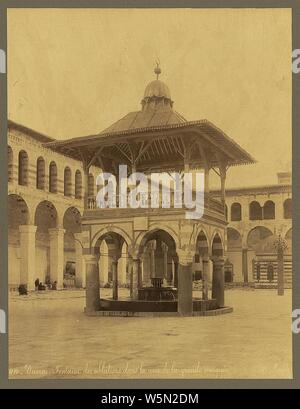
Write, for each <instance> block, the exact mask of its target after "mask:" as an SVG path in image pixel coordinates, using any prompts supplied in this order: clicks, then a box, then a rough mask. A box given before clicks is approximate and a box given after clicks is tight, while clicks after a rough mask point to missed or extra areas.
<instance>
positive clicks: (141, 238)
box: [134, 224, 180, 252]
mask: <svg viewBox="0 0 300 409" xmlns="http://www.w3.org/2000/svg"><path fill="white" fill-rule="evenodd" d="M159 230H162V231H165V232H166V233H168V234H169V236H170V237H172V239H173V240H174V243H175V247H176V249H178V248H180V243H179V238H178V235H177V233H176V232H175V230H173V229H172V228H170V227H168V226H166V225H160V224H153V225H152V226H151V227H150V229H149V231H147V232H141V233H140V234H139V235H138V237H137V238H136V240H135V242H134V247H135V248H136V249H137V250H138V251H139V252H142V248H143V246H144V245H145V243H146V242H147V241H148V238H149V237H150V235H151V234H153V233H155V232H157V231H159Z"/></svg>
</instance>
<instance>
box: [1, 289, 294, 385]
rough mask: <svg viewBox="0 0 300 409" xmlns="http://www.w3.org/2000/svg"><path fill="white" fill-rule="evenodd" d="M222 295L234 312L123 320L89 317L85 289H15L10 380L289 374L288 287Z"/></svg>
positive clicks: (123, 291)
mask: <svg viewBox="0 0 300 409" xmlns="http://www.w3.org/2000/svg"><path fill="white" fill-rule="evenodd" d="M127 292H128V290H126V289H121V290H120V297H126V296H127ZM110 293H111V289H101V296H102V297H109V296H111V294H110ZM195 295H197V294H196V293H195ZM225 297H226V305H230V306H232V307H233V309H234V311H233V313H231V314H225V315H219V316H213V317H184V318H183V317H127V318H125V317H88V316H86V315H85V314H84V313H83V308H84V305H85V292H84V290H63V291H46V292H39V293H30V294H29V295H28V296H19V295H17V294H16V293H11V295H10V305H9V308H10V314H9V317H10V318H9V367H10V371H9V372H10V378H11V379H20V378H21V379H33V378H35V379H36V378H43V379H47V378H48V379H49V378H52V379H62V378H64V379H75V378H77V379H97V378H111V379H113V378H114V379H116V378H117V379H118V378H121V379H130V378H132V379H134V378H136V379H147V378H148V379H149V378H156V379H157V378H169V379H171V378H173V379H175V378H187V379H191V378H193V379H195V378H199V379H200V378H206V379H207V378H210V379H217V378H219V379H220V378H221V379H222V378H227V379H228V378H247V379H253V378H265V379H268V378H273V379H274V378H278V379H282V378H286V379H289V378H292V333H291V310H292V304H291V299H292V297H291V290H286V291H285V295H284V296H282V297H279V296H277V293H276V290H270V289H269V290H257V289H256V290H254V289H249V288H244V289H242V288H232V289H227V290H226V292H225Z"/></svg>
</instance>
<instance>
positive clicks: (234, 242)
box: [227, 227, 242, 250]
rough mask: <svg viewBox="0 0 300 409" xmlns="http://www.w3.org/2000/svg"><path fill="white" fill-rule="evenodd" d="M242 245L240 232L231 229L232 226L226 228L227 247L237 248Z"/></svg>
mask: <svg viewBox="0 0 300 409" xmlns="http://www.w3.org/2000/svg"><path fill="white" fill-rule="evenodd" d="M241 247H242V236H241V233H240V232H239V231H238V230H236V229H233V228H232V227H228V228H227V248H228V250H230V249H238V248H241Z"/></svg>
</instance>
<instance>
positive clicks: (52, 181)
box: [49, 161, 57, 193]
mask: <svg viewBox="0 0 300 409" xmlns="http://www.w3.org/2000/svg"><path fill="white" fill-rule="evenodd" d="M49 192H50V193H57V166H56V163H55V162H54V161H52V162H51V163H50V165H49Z"/></svg>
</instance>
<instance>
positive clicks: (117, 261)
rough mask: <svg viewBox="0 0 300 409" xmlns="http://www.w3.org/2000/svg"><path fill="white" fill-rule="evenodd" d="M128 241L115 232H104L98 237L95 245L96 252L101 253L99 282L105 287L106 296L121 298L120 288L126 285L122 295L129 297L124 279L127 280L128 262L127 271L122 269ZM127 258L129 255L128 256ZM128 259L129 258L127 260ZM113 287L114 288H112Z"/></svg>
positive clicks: (115, 298)
mask: <svg viewBox="0 0 300 409" xmlns="http://www.w3.org/2000/svg"><path fill="white" fill-rule="evenodd" d="M127 246H128V243H126V241H125V240H124V238H123V237H122V236H121V235H120V234H118V233H115V232H107V233H104V234H103V235H102V236H101V237H99V238H98V239H97V242H96V244H95V247H94V252H95V254H99V255H100V257H99V282H100V286H101V287H104V288H105V290H103V293H104V298H109V296H110V294H111V296H112V298H113V299H114V300H117V299H118V298H119V288H120V287H121V286H122V287H125V288H124V290H122V297H125V298H128V296H129V294H128V287H129V283H128V285H126V284H127V283H126V282H125V283H124V281H122V280H124V276H125V280H126V269H127V264H125V273H124V271H120V269H121V264H122V262H123V261H122V260H121V259H122V257H124V256H125V254H124V252H125V251H126V252H127ZM126 259H127V256H126ZM126 261H127V260H126ZM110 289H112V290H110Z"/></svg>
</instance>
